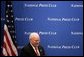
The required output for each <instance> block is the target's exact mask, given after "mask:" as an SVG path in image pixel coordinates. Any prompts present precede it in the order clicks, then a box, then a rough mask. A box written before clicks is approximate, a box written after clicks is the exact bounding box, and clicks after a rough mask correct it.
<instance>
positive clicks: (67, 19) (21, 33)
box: [1, 1, 83, 56]
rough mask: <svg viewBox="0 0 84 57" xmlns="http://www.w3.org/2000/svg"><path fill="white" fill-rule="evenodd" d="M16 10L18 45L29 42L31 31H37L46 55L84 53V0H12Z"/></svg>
mask: <svg viewBox="0 0 84 57" xmlns="http://www.w3.org/2000/svg"><path fill="white" fill-rule="evenodd" d="M4 4H5V2H1V21H2V22H1V24H2V31H1V32H2V35H3V24H4V20H5V18H4V16H5V6H4ZM13 12H14V18H15V28H16V39H17V43H18V48H22V47H23V46H24V45H26V44H27V43H28V42H29V41H28V37H29V34H30V33H31V32H37V33H39V34H40V38H41V45H42V46H43V47H44V49H45V53H46V55H47V56H82V55H83V1H13ZM2 38H3V37H2Z"/></svg>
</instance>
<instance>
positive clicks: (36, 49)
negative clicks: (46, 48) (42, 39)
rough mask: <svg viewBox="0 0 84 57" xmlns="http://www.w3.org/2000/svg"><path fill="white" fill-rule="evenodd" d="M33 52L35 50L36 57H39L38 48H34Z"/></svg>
mask: <svg viewBox="0 0 84 57" xmlns="http://www.w3.org/2000/svg"><path fill="white" fill-rule="evenodd" d="M35 50H36V54H37V56H40V55H39V53H38V48H37V47H35Z"/></svg>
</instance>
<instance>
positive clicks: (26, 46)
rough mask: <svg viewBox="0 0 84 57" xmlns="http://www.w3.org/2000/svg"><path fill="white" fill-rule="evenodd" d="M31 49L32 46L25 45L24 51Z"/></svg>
mask: <svg viewBox="0 0 84 57" xmlns="http://www.w3.org/2000/svg"><path fill="white" fill-rule="evenodd" d="M30 48H31V47H30V44H27V45H25V46H24V47H23V48H22V49H25V50H27V49H30Z"/></svg>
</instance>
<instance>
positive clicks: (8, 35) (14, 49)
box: [4, 25, 17, 55]
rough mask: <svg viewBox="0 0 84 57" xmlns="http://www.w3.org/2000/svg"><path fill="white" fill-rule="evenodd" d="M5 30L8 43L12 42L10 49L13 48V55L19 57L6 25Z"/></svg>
mask: <svg viewBox="0 0 84 57" xmlns="http://www.w3.org/2000/svg"><path fill="white" fill-rule="evenodd" d="M4 30H5V32H6V34H7V35H6V34H5V35H6V38H8V39H7V40H8V41H7V42H10V43H9V44H10V47H11V48H12V49H11V50H13V53H14V54H13V55H17V49H16V47H15V46H14V44H13V42H12V39H11V36H10V34H9V32H8V28H7V26H6V25H5V27H4Z"/></svg>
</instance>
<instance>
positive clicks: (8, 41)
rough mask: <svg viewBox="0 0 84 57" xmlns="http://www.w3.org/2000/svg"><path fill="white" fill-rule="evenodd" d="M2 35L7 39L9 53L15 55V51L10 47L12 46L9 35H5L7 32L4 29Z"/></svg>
mask: <svg viewBox="0 0 84 57" xmlns="http://www.w3.org/2000/svg"><path fill="white" fill-rule="evenodd" d="M4 35H5V36H6V41H7V44H8V45H9V47H10V50H11V54H12V55H13V56H15V53H14V51H13V48H12V46H11V42H10V40H9V37H8V35H7V33H6V31H5V30H4ZM11 41H12V40H11Z"/></svg>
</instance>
